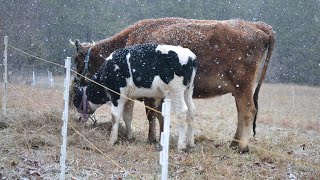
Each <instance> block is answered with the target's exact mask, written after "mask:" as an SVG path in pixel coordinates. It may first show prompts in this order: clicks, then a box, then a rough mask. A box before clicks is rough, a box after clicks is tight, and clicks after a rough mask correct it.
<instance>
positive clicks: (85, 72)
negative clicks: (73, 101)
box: [70, 40, 94, 86]
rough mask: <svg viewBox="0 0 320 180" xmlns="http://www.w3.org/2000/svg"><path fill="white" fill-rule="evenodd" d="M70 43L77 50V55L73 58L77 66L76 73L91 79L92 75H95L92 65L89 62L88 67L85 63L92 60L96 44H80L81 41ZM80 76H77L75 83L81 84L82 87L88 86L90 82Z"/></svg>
mask: <svg viewBox="0 0 320 180" xmlns="http://www.w3.org/2000/svg"><path fill="white" fill-rule="evenodd" d="M70 43H71V45H73V46H74V47H75V48H76V53H75V54H74V56H73V59H74V64H75V66H76V72H77V73H79V74H81V75H82V76H85V77H88V78H91V75H92V74H93V70H92V68H91V66H92V65H91V64H92V63H91V62H87V65H86V63H85V61H86V60H87V61H89V60H90V58H91V59H92V52H91V49H92V47H93V46H94V42H93V43H80V41H79V40H75V42H72V41H71V40H70ZM86 58H87V59H86ZM79 74H76V75H75V79H74V81H75V82H78V83H80V84H81V86H86V85H87V84H88V82H87V81H86V80H85V78H84V77H82V76H81V75H79Z"/></svg>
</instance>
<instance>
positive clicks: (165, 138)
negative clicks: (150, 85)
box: [160, 99, 171, 180]
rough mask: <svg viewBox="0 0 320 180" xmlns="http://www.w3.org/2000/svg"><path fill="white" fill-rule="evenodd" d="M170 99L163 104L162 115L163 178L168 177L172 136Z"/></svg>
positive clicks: (161, 160) (161, 155)
mask: <svg viewBox="0 0 320 180" xmlns="http://www.w3.org/2000/svg"><path fill="white" fill-rule="evenodd" d="M170 106H171V103H170V99H165V100H164V103H163V104H162V116H163V117H164V122H163V132H162V133H161V141H160V144H161V146H162V150H161V152H160V165H161V166H162V169H161V179H162V180H167V179H168V159H169V158H168V157H169V136H170Z"/></svg>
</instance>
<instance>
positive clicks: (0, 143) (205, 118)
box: [0, 84, 320, 179]
mask: <svg viewBox="0 0 320 180" xmlns="http://www.w3.org/2000/svg"><path fill="white" fill-rule="evenodd" d="M1 94H2V93H1ZM62 94H63V89H62V88H61V87H59V88H57V89H54V88H46V87H41V86H40V87H34V88H32V87H30V86H26V85H10V86H9V95H8V112H7V116H6V117H5V116H3V114H2V113H1V116H0V118H1V121H0V170H1V171H0V177H1V178H4V177H6V178H7V179H19V178H30V179H32V178H33V179H36V178H38V179H58V178H59V171H60V166H59V160H60V158H59V157H60V146H61V137H60V130H61V126H62V120H61V115H62V111H63V96H62ZM293 95H294V96H293ZM319 97H320V88H315V87H307V86H291V85H281V84H265V85H264V86H263V87H262V91H261V94H260V99H259V102H260V106H259V107H260V109H259V117H258V121H257V125H258V126H257V137H256V139H255V140H254V139H252V141H251V144H250V153H248V154H244V155H240V154H238V153H236V152H235V151H234V150H231V149H229V147H228V146H229V144H230V141H231V139H232V137H233V134H234V131H235V129H236V118H237V114H236V107H235V103H234V99H233V97H232V96H231V95H225V96H222V97H217V98H213V99H207V100H195V104H196V107H197V114H196V121H195V124H196V146H195V148H194V150H193V151H192V152H189V153H177V151H176V146H177V136H178V133H177V128H176V121H175V117H172V121H171V122H172V128H171V135H170V154H169V177H170V179H289V175H288V174H290V173H291V174H293V175H294V176H295V177H296V178H297V179H317V178H318V177H320V151H319V149H320V143H319V138H320V123H319V122H320V121H319V120H320V114H319V112H318V111H319V110H320V109H319V102H320V99H319ZM96 116H97V118H98V121H99V124H98V125H97V127H92V126H91V123H90V122H88V123H86V124H83V123H78V122H77V121H76V119H77V118H76V117H77V116H76V113H75V112H74V110H70V116H69V126H68V149H67V151H68V157H67V178H68V179H71V178H74V179H110V178H111V179H112V177H114V179H116V178H120V177H121V176H126V177H127V178H128V179H159V178H160V172H161V168H160V165H159V152H158V151H157V150H156V148H155V147H154V145H150V144H148V143H147V133H148V132H147V129H148V122H147V120H146V117H145V111H144V109H143V106H142V105H141V104H140V103H139V102H137V103H136V105H135V109H134V120H133V131H134V136H135V140H134V142H127V141H126V140H125V139H124V138H123V137H124V136H125V128H124V127H123V126H124V125H122V126H121V128H120V132H119V135H120V138H119V143H118V144H117V145H115V146H108V144H107V141H108V138H109V134H110V129H111V124H110V108H109V107H107V106H103V107H102V108H100V109H99V110H98V112H97V113H96ZM72 127H73V128H74V129H76V130H77V131H79V132H80V133H81V134H82V136H84V137H86V138H87V140H88V141H90V142H91V144H90V143H89V142H88V141H87V140H86V139H84V138H83V137H82V136H80V135H79V134H78V133H77V132H76V131H75V130H74V129H73V128H72ZM92 144H93V145H94V146H95V147H96V148H98V149H99V150H97V149H96V148H95V147H93V146H92Z"/></svg>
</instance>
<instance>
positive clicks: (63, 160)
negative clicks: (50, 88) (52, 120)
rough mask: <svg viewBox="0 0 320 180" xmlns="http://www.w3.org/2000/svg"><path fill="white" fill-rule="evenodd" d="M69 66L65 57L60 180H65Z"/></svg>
mask: <svg viewBox="0 0 320 180" xmlns="http://www.w3.org/2000/svg"><path fill="white" fill-rule="evenodd" d="M70 66H71V57H67V59H66V61H65V68H66V79H65V80H64V87H65V91H64V94H63V99H64V111H63V114H62V120H63V126H62V129H61V135H62V145H61V156H60V166H61V172H60V179H61V180H65V173H66V158H67V127H68V114H69V112H68V111H69V90H70Z"/></svg>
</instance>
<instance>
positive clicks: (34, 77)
mask: <svg viewBox="0 0 320 180" xmlns="http://www.w3.org/2000/svg"><path fill="white" fill-rule="evenodd" d="M35 85H36V75H35V73H34V70H33V71H32V82H31V86H35Z"/></svg>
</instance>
